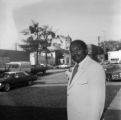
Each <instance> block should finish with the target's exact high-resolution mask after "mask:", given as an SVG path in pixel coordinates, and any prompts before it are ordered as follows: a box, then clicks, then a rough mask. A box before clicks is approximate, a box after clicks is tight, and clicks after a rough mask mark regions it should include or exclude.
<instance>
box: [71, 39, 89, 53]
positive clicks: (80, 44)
mask: <svg viewBox="0 0 121 120" xmlns="http://www.w3.org/2000/svg"><path fill="white" fill-rule="evenodd" d="M73 46H77V47H79V48H81V49H83V50H84V51H87V52H88V48H87V45H86V43H85V42H84V41H82V40H74V41H72V42H71V45H70V49H71V48H72V47H73Z"/></svg>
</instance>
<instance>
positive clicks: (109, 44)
mask: <svg viewBox="0 0 121 120" xmlns="http://www.w3.org/2000/svg"><path fill="white" fill-rule="evenodd" d="M100 46H101V47H102V48H103V49H104V50H105V52H108V51H116V50H121V41H118V40H117V41H115V40H109V41H103V42H101V43H100Z"/></svg>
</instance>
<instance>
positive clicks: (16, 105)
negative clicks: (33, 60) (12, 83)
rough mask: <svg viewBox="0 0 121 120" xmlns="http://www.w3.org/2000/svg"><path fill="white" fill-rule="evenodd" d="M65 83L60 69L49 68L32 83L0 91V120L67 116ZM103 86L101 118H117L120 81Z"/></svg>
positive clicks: (60, 119)
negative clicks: (102, 115) (103, 96)
mask: <svg viewBox="0 0 121 120" xmlns="http://www.w3.org/2000/svg"><path fill="white" fill-rule="evenodd" d="M66 85H67V80H66V77H65V75H64V70H61V71H60V70H58V71H57V70H55V71H54V70H52V71H51V70H50V71H47V73H46V75H43V76H42V75H41V74H40V75H39V77H38V80H37V81H35V82H34V84H33V85H32V86H21V87H18V88H13V89H12V90H11V91H9V92H0V117H1V118H2V120H9V119H12V120H39V119H41V120H67V113H66ZM106 86H107V87H106V89H107V91H106V105H105V112H104V118H105V120H121V108H119V107H120V105H121V104H120V103H119V101H120V98H121V93H120V94H119V93H118V92H119V90H120V88H121V82H110V83H107V84H106ZM117 94H119V96H118V98H117V99H115V100H117V101H116V102H115V100H114V98H115V97H116V95H117ZM112 103H113V104H112Z"/></svg>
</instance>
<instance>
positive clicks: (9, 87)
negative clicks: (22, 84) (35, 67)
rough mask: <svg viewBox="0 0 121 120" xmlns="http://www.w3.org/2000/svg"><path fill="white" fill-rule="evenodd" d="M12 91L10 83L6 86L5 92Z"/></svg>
mask: <svg viewBox="0 0 121 120" xmlns="http://www.w3.org/2000/svg"><path fill="white" fill-rule="evenodd" d="M10 89H11V86H10V84H9V83H6V84H5V86H4V90H5V91H6V92H8V91H9V90H10Z"/></svg>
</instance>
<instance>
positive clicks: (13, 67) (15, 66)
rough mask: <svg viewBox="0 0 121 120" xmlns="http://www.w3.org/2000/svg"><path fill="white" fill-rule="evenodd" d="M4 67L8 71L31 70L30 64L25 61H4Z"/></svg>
mask: <svg viewBox="0 0 121 120" xmlns="http://www.w3.org/2000/svg"><path fill="white" fill-rule="evenodd" d="M6 69H7V70H9V71H26V72H30V71H31V64H30V62H27V61H15V62H9V63H6Z"/></svg>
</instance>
